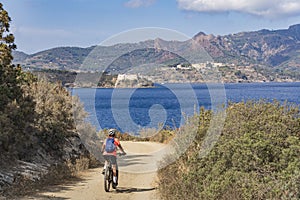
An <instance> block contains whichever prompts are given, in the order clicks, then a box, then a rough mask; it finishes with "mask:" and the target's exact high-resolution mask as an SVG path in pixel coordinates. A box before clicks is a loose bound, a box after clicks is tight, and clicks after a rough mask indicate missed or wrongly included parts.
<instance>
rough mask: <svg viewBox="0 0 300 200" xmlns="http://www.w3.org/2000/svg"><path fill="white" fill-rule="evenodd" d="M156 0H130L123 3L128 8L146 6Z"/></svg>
mask: <svg viewBox="0 0 300 200" xmlns="http://www.w3.org/2000/svg"><path fill="white" fill-rule="evenodd" d="M155 1H156V0H130V1H128V2H126V3H125V4H124V5H125V6H126V7H128V8H139V7H148V6H151V5H152V4H154V2H155Z"/></svg>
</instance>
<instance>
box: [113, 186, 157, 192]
mask: <svg viewBox="0 0 300 200" xmlns="http://www.w3.org/2000/svg"><path fill="white" fill-rule="evenodd" d="M156 189H157V188H154V187H153V188H129V187H128V188H127V187H119V188H117V190H116V192H117V193H133V192H147V191H153V190H156Z"/></svg>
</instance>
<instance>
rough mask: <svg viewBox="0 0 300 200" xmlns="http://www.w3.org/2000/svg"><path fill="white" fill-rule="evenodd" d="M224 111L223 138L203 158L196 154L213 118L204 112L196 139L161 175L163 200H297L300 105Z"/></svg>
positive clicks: (242, 105) (234, 106)
mask: <svg viewBox="0 0 300 200" xmlns="http://www.w3.org/2000/svg"><path fill="white" fill-rule="evenodd" d="M226 112H227V117H226V120H225V124H224V129H223V131H222V133H221V136H220V138H219V140H218V142H217V144H216V145H215V146H214V148H213V149H212V150H211V151H210V152H209V154H208V155H207V156H205V157H199V155H198V153H199V152H200V150H201V143H202V141H203V139H204V137H205V134H206V131H207V129H208V127H209V123H208V121H210V119H211V118H210V116H211V115H210V111H202V112H201V113H200V115H199V123H198V124H195V126H197V127H198V131H197V135H196V140H195V141H194V142H193V143H192V145H191V146H190V147H189V149H188V150H187V151H186V152H185V154H184V155H182V156H181V157H180V158H179V159H178V160H177V161H176V162H175V163H173V164H171V165H169V166H167V167H166V168H164V169H161V170H160V171H159V180H160V187H159V188H160V194H161V197H162V199H299V198H300V188H299V185H300V157H299V155H300V118H299V116H300V112H299V106H293V105H288V104H284V105H280V104H279V103H278V102H273V103H267V102H264V101H260V102H252V101H249V102H246V103H244V102H243V103H237V104H230V105H229V106H228V108H227V109H226ZM167 159H169V158H167Z"/></svg>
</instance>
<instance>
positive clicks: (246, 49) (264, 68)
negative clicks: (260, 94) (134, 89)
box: [13, 24, 300, 80]
mask: <svg viewBox="0 0 300 200" xmlns="http://www.w3.org/2000/svg"><path fill="white" fill-rule="evenodd" d="M199 46H201V48H198V47H199ZM195 47H196V48H195ZM299 52H300V24H298V25H293V26H290V27H289V28H288V29H283V30H266V29H263V30H259V31H252V32H240V33H236V34H229V35H224V36H215V35H212V34H209V35H207V34H205V33H203V32H199V33H198V34H196V35H195V36H194V37H193V38H192V39H190V40H187V41H183V42H180V41H164V40H162V39H159V38H157V39H155V40H147V41H143V42H139V43H124V44H123V43H122V44H116V45H112V46H92V47H88V48H79V47H58V48H53V49H49V50H46V51H41V52H38V53H35V54H32V55H27V54H25V53H22V52H18V51H15V52H14V53H13V56H14V63H19V64H21V65H22V66H24V67H28V68H32V69H45V68H46V69H60V70H71V71H72V70H81V71H82V70H83V71H87V70H89V71H106V72H110V73H115V74H118V73H126V72H128V71H130V70H131V71H132V70H133V71H135V72H137V71H138V70H136V69H134V68H135V67H136V66H143V68H144V69H151V70H152V69H153V67H154V66H169V67H175V66H177V65H178V64H183V65H189V64H195V63H201V62H203V63H205V62H207V61H209V62H216V63H224V64H226V65H228V66H231V65H235V66H240V67H239V68H238V69H240V68H241V69H243V66H244V67H250V68H251V69H253V70H255V71H256V72H259V73H261V74H263V76H265V77H267V79H269V80H272V78H270V77H274V76H281V77H287V78H293V79H297V80H300V70H299V68H300V56H299ZM199 55H201V56H199ZM232 70H235V72H234V73H236V71H238V70H236V68H232V69H231V71H232ZM232 73H233V71H232ZM238 74H240V73H239V72H238ZM268 77H269V78H268Z"/></svg>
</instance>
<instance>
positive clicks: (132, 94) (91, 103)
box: [72, 83, 300, 132]
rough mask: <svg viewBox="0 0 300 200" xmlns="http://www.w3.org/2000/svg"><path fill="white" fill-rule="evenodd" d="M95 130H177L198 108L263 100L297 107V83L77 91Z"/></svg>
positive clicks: (299, 94) (299, 88)
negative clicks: (162, 128)
mask: <svg viewBox="0 0 300 200" xmlns="http://www.w3.org/2000/svg"><path fill="white" fill-rule="evenodd" d="M72 94H73V95H78V96H79V98H80V99H81V101H82V102H83V103H84V107H85V109H86V111H87V112H88V113H89V117H88V119H87V120H88V121H90V122H91V124H93V125H94V126H95V127H96V128H97V130H100V129H105V128H117V129H119V130H120V131H121V132H137V131H139V130H141V129H146V128H158V127H168V128H178V127H180V126H181V125H182V124H184V122H185V119H186V117H187V116H190V115H193V114H194V113H195V112H198V111H199V107H202V106H203V107H204V108H206V109H213V110H216V109H218V108H220V107H222V106H221V105H225V106H226V105H227V103H228V102H241V101H246V100H259V99H265V100H266V101H273V100H277V101H279V102H285V101H288V102H291V103H295V104H300V83H237V84H224V85H223V84H220V85H218V84H164V85H159V84H157V85H156V87H153V88H138V89H132V88H123V89H117V88H77V89H72Z"/></svg>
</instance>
